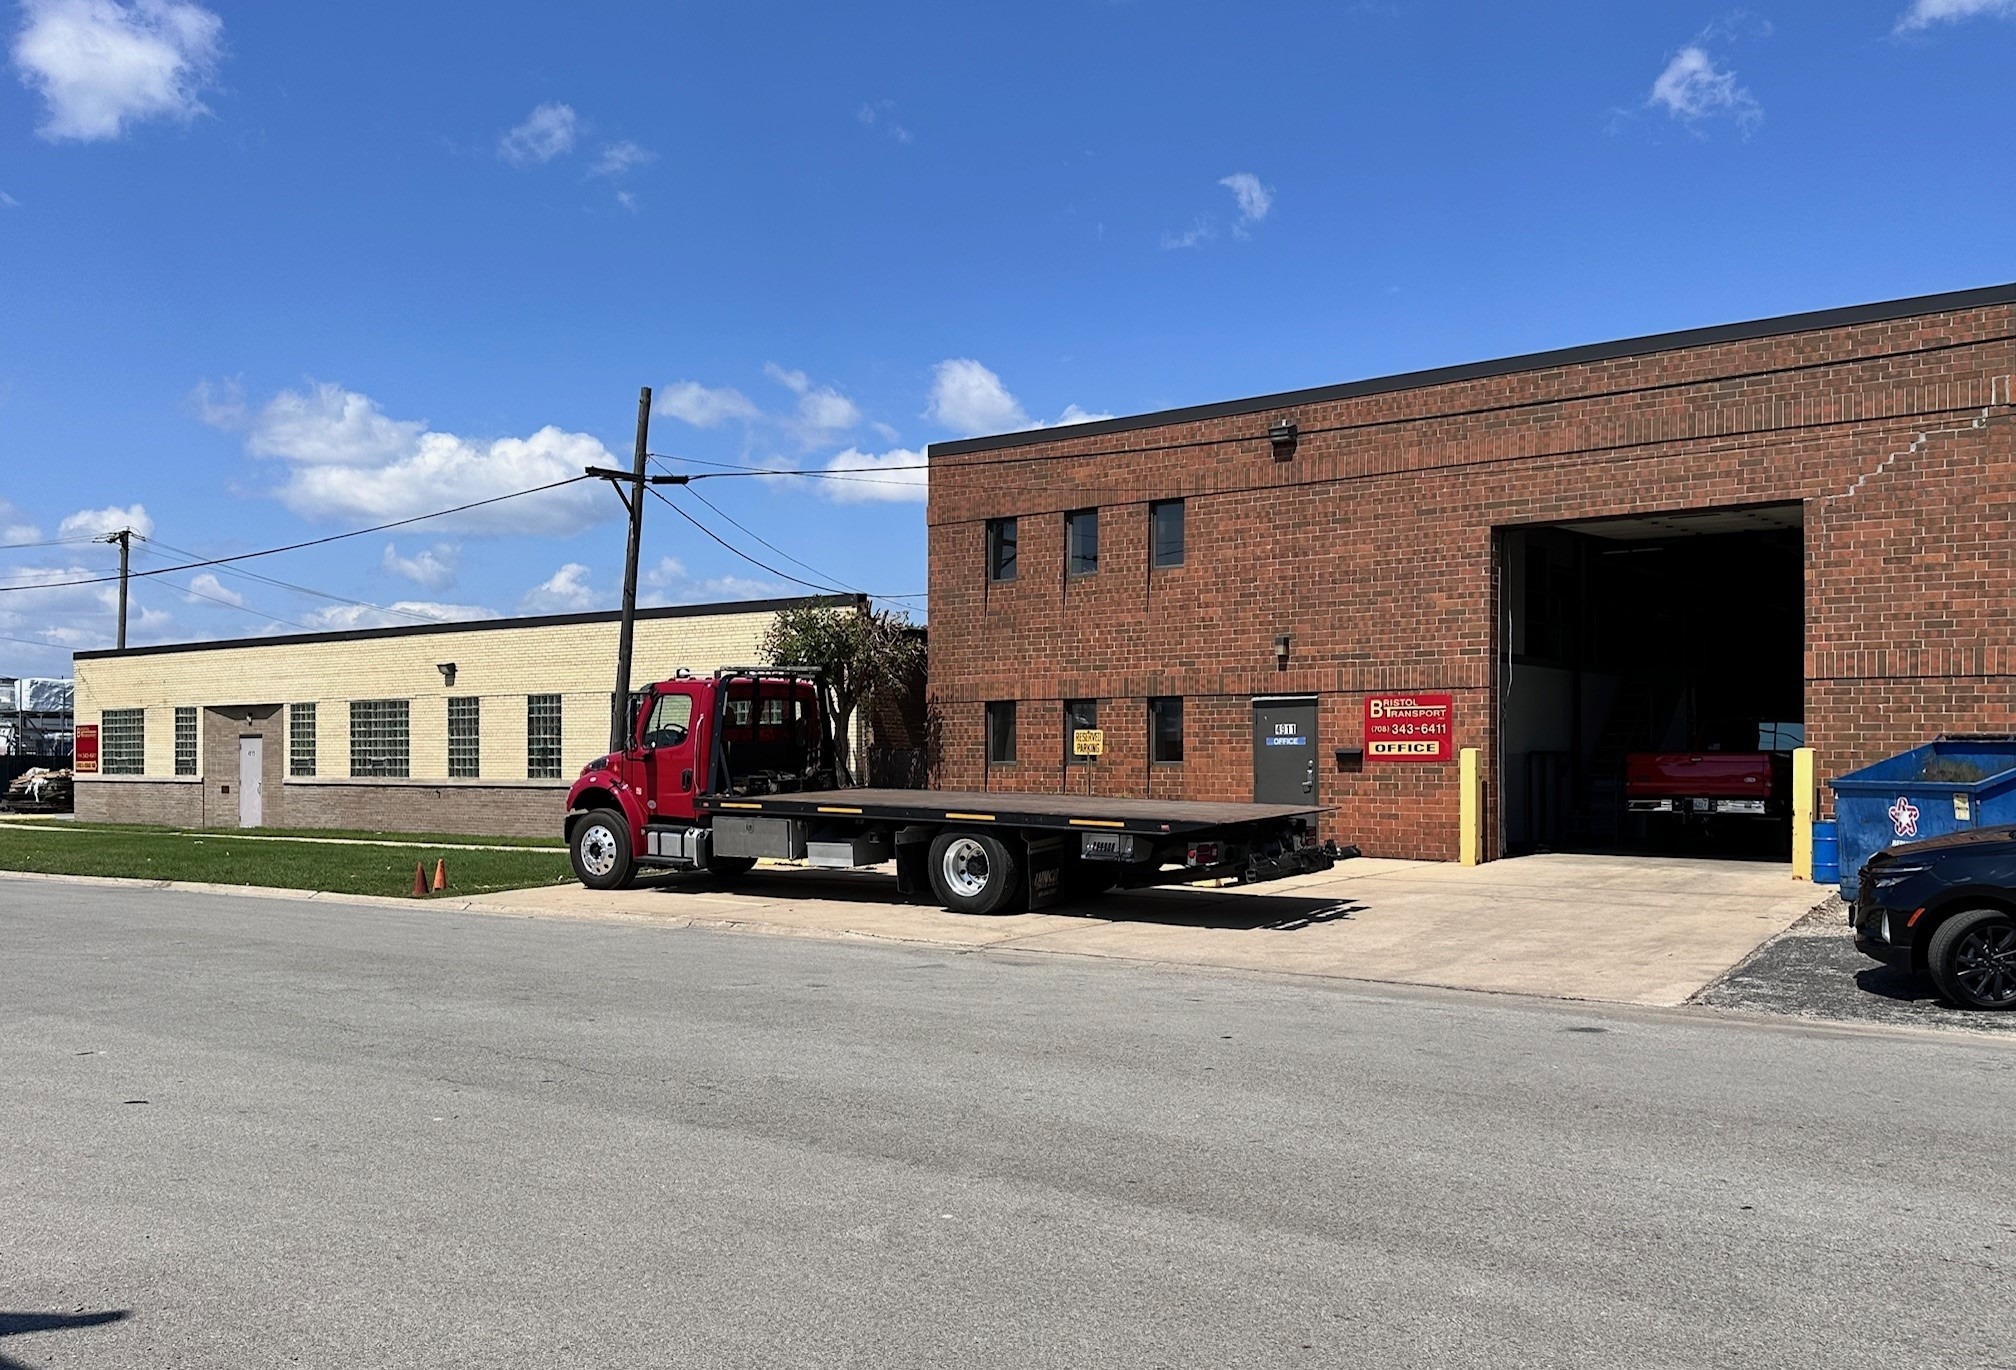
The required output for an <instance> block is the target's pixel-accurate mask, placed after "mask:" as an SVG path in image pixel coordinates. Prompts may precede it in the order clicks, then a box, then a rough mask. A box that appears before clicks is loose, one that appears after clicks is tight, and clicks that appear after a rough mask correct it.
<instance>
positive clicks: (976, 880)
mask: <svg viewBox="0 0 2016 1370" xmlns="http://www.w3.org/2000/svg"><path fill="white" fill-rule="evenodd" d="M938 869H939V873H940V874H942V875H943V876H944V877H945V888H946V889H949V890H951V891H952V892H953V893H954V894H956V895H958V896H960V897H961V898H962V899H971V898H974V897H975V896H977V895H979V894H980V893H981V892H982V891H984V890H985V889H986V888H987V849H986V848H985V847H983V846H981V845H980V843H979V842H978V841H977V840H976V839H974V838H971V837H961V838H959V839H957V840H956V841H954V842H953V843H952V845H951V846H949V847H947V848H945V855H944V857H943V858H941V859H940V861H939V862H938Z"/></svg>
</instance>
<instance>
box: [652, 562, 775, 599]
mask: <svg viewBox="0 0 2016 1370" xmlns="http://www.w3.org/2000/svg"><path fill="white" fill-rule="evenodd" d="M643 580H644V588H645V591H646V593H645V594H644V595H643V596H642V599H643V601H644V602H646V603H650V604H716V603H721V602H724V601H732V600H739V599H776V598H779V597H780V596H783V595H788V594H793V593H797V592H796V591H794V590H793V589H792V587H790V586H788V585H780V584H774V583H772V582H770V581H767V580H752V579H750V578H749V577H747V576H712V577H705V578H702V577H698V576H695V575H693V573H692V572H690V571H688V570H687V569H686V563H684V562H682V561H680V560H679V558H677V557H661V558H660V559H659V561H658V564H657V565H656V566H653V567H651V568H650V569H649V570H647V571H646V572H645V573H644V577H643Z"/></svg>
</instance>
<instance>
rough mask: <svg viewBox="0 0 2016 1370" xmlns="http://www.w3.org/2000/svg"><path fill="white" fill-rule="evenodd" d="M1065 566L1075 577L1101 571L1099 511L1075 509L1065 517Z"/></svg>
mask: <svg viewBox="0 0 2016 1370" xmlns="http://www.w3.org/2000/svg"><path fill="white" fill-rule="evenodd" d="M1064 565H1065V568H1066V570H1067V571H1068V572H1069V573H1070V574H1072V575H1074V576H1089V575H1091V574H1092V573H1093V572H1095V571H1097V570H1098V569H1099V511H1098V510H1097V509H1074V510H1072V511H1071V512H1070V513H1068V514H1066V515H1065V516H1064Z"/></svg>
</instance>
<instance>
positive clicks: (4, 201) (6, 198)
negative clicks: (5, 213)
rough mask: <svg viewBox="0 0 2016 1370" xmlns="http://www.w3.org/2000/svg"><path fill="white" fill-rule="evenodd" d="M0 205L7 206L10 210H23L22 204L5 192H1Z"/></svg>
mask: <svg viewBox="0 0 2016 1370" xmlns="http://www.w3.org/2000/svg"><path fill="white" fill-rule="evenodd" d="M0 205H5V206H6V207H7V208H9V209H19V208H21V202H20V201H19V200H17V199H15V198H14V197H13V196H12V195H9V194H8V193H7V192H6V191H4V190H0Z"/></svg>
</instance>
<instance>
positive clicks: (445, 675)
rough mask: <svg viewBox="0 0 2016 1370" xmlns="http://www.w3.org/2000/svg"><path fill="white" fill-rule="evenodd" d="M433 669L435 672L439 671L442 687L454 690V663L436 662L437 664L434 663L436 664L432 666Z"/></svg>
mask: <svg viewBox="0 0 2016 1370" xmlns="http://www.w3.org/2000/svg"><path fill="white" fill-rule="evenodd" d="M434 669H435V670H437V671H439V672H440V673H441V683H442V684H443V685H446V686H447V687H448V688H449V689H451V690H452V689H454V688H455V663H454V662H452V661H438V662H436V663H435V664H434Z"/></svg>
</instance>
